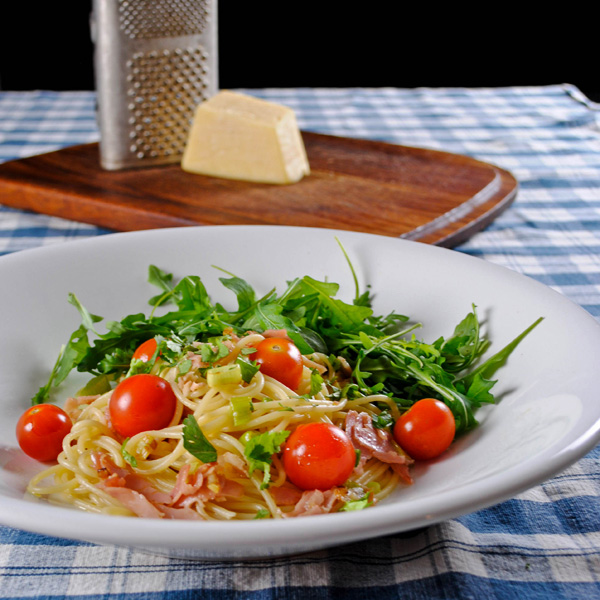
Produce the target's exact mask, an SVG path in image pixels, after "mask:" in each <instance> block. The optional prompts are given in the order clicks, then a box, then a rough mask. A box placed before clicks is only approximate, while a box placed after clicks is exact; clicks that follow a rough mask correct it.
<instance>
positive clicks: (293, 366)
mask: <svg viewBox="0 0 600 600" xmlns="http://www.w3.org/2000/svg"><path fill="white" fill-rule="evenodd" d="M249 358H250V359H252V360H255V361H256V362H257V364H258V365H259V367H260V370H261V371H262V372H263V373H264V374H265V375H269V377H273V379H277V381H280V382H281V383H283V385H285V386H287V387H289V388H290V389H291V390H294V391H295V390H297V389H298V386H299V385H300V380H301V379H302V354H300V350H298V348H297V347H296V345H295V344H294V343H293V342H291V341H290V340H288V339H286V338H277V337H270V338H266V339H264V340H263V341H262V342H260V343H259V344H258V346H256V352H254V353H253V354H250V355H249Z"/></svg>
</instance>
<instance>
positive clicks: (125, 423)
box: [108, 374, 177, 437]
mask: <svg viewBox="0 0 600 600" xmlns="http://www.w3.org/2000/svg"><path fill="white" fill-rule="evenodd" d="M176 405H177V397H176V396H175V393H174V392H173V389H172V388H171V385H170V384H169V383H168V382H167V381H165V380H164V379H163V378H162V377H159V376H158V375H148V374H140V375H132V376H131V377H128V378H127V379H123V381H121V383H119V385H118V386H117V387H116V388H115V389H114V391H113V393H112V396H111V397H110V401H109V403H108V411H109V414H110V420H111V423H112V427H113V429H114V430H115V431H116V432H117V433H118V434H120V435H122V436H123V437H131V436H133V435H136V434H137V433H140V432H141V431H149V430H152V429H163V428H164V427H166V426H167V425H168V424H169V423H170V422H171V419H172V418H173V414H174V413H175V408H176Z"/></svg>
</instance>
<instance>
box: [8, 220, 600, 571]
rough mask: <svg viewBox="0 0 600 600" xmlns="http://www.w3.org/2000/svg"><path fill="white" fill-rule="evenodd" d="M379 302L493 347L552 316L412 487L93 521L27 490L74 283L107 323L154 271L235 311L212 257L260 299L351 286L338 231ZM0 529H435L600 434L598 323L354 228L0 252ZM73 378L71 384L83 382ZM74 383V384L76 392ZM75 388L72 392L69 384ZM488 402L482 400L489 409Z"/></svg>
mask: <svg viewBox="0 0 600 600" xmlns="http://www.w3.org/2000/svg"><path fill="white" fill-rule="evenodd" d="M336 235H337V236H338V237H339V238H340V240H341V241H342V243H343V244H344V246H345V248H346V249H347V251H348V253H349V255H350V257H351V259H352V261H353V264H354V265H355V268H356V270H357V273H358V276H359V279H360V283H361V285H362V286H363V289H364V286H366V285H367V284H369V285H371V289H372V291H373V292H374V293H375V308H376V310H377V311H378V312H381V313H385V312H388V311H391V310H396V311H398V312H401V313H404V314H408V315H410V316H411V317H413V318H415V319H418V320H420V321H422V322H423V323H424V324H425V326H424V328H423V330H422V334H421V337H423V338H424V339H425V340H428V341H433V340H434V339H436V338H437V337H438V336H439V335H449V334H451V333H452V331H453V328H454V325H455V324H456V323H457V322H458V321H459V320H460V319H462V317H464V316H465V315H466V314H467V312H469V310H470V308H471V304H472V303H475V304H476V305H477V306H478V311H479V314H480V316H482V317H483V318H485V320H486V328H487V329H488V331H489V333H490V336H491V339H492V340H493V342H494V343H493V347H492V349H493V350H495V349H499V348H501V347H502V346H503V345H504V344H505V343H507V342H508V341H510V340H511V339H513V337H515V336H516V335H517V334H518V333H520V332H521V331H522V330H523V329H525V327H527V326H528V325H529V324H531V323H532V322H533V321H534V320H535V319H536V318H537V317H539V316H543V317H545V320H544V321H543V322H542V324H541V325H539V326H538V327H537V328H536V329H535V330H534V331H533V332H532V333H531V334H530V335H529V336H528V337H527V338H526V339H525V340H524V341H523V342H522V343H521V345H520V346H519V347H518V349H517V351H516V352H515V353H514V354H513V355H512V356H511V358H510V360H509V362H508V364H507V365H506V366H505V367H504V368H503V369H502V370H501V371H500V372H499V373H498V378H499V380H500V381H499V383H498V384H497V386H496V387H495V388H494V389H495V392H496V394H498V395H499V397H500V399H501V400H500V402H499V404H498V405H497V406H494V407H490V408H489V410H482V411H480V412H479V413H478V416H479V418H480V421H481V425H480V427H479V428H478V429H476V430H475V431H473V432H472V433H470V434H469V435H467V436H465V437H464V438H462V439H461V440H460V441H458V442H457V443H456V444H455V446H454V448H453V449H452V450H451V452H449V453H448V454H446V455H445V456H444V457H443V458H441V459H439V460H437V461H435V462H432V463H430V464H427V465H425V464H421V465H420V466H418V467H417V468H416V470H415V483H414V485H413V486H411V487H409V488H406V489H401V490H398V491H397V493H395V495H394V496H393V498H391V499H389V500H388V501H386V502H385V503H382V504H380V505H379V506H376V507H373V508H371V509H367V510H363V511H361V512H354V513H337V514H332V515H320V516H314V517H302V518H298V519H289V520H284V521H263V520H261V521H251V522H201V523H198V522H191V523H190V522H181V521H167V520H164V521H163V520H150V519H135V518H125V517H108V516H99V515H91V514H86V513H82V512H79V511H77V510H74V509H73V510H71V509H68V508H58V507H55V506H50V505H48V504H46V503H44V502H33V501H30V500H28V499H25V498H24V490H25V486H26V482H27V480H28V478H29V476H30V475H31V474H32V473H33V472H35V471H36V470H37V469H39V465H38V464H37V463H36V462H35V461H32V460H30V459H28V458H27V457H25V456H24V455H23V454H22V453H21V451H20V450H19V449H18V447H17V444H16V441H15V436H14V426H15V424H16V421H17V419H18V417H19V415H20V414H21V412H22V411H23V410H24V409H25V408H27V406H28V403H29V398H30V397H31V396H32V395H33V394H34V393H35V391H37V389H38V387H39V386H40V385H41V384H42V383H43V382H44V381H45V380H46V377H47V374H48V371H49V369H50V368H51V366H52V364H53V361H54V359H55V356H56V353H57V351H58V349H59V346H60V344H62V343H63V342H65V341H66V340H67V339H68V336H69V335H70V333H71V331H72V330H74V329H75V328H76V327H77V326H78V325H79V316H78V314H77V311H76V310H75V308H73V307H72V306H71V305H69V304H68V303H67V300H66V299H67V293H68V292H74V293H76V294H77V296H78V297H79V298H80V300H81V301H82V302H83V304H84V305H85V306H86V307H87V308H88V309H89V310H90V311H91V312H92V313H95V314H99V315H102V316H104V317H105V318H109V319H113V318H121V317H123V316H125V315H126V314H129V313H132V312H137V311H139V310H142V311H146V310H147V304H146V301H147V299H148V298H149V297H150V296H151V295H153V293H154V292H155V289H154V288H153V287H152V286H150V285H149V284H148V283H147V282H146V277H147V268H148V265H149V264H151V263H152V264H156V265H158V266H159V267H161V268H163V269H166V270H169V271H172V272H174V273H175V274H176V275H177V276H184V275H188V274H197V275H200V276H201V277H202V278H203V280H204V282H205V284H206V286H207V288H208V290H209V292H210V293H211V295H212V297H213V299H216V300H218V301H221V302H224V303H229V305H232V306H233V305H234V302H235V299H234V297H233V295H232V293H231V292H229V291H227V290H226V289H225V288H223V286H222V285H221V284H220V283H219V281H218V278H219V277H220V276H222V273H221V272H219V271H217V270H216V269H214V268H212V267H211V265H217V266H219V267H222V268H224V269H226V270H228V271H230V272H234V273H235V274H236V275H239V276H240V277H243V278H245V279H247V280H248V281H249V282H250V283H251V284H252V285H254V287H255V288H256V290H257V291H258V292H266V291H268V290H269V289H271V288H272V287H273V286H274V285H276V286H277V287H278V289H279V290H281V289H282V288H283V287H284V285H285V281H286V280H289V279H292V278H293V277H294V276H302V275H305V274H308V275H311V276H313V277H316V278H325V277H327V278H329V280H331V281H336V282H338V283H340V284H341V293H340V295H341V297H343V298H345V299H348V300H350V299H351V298H352V297H353V294H354V287H353V283H352V279H351V276H350V272H349V269H348V267H347V264H346V262H345V259H344V257H343V255H342V253H341V251H340V250H339V247H338V245H337V242H336V241H335V236H336ZM0 282H1V289H0V311H1V314H2V320H1V323H0V340H2V343H1V344H0V440H2V442H1V444H0V522H1V523H3V524H5V525H9V526H12V527H16V528H21V529H25V530H29V531H34V532H38V533H42V534H48V535H53V536H59V537H67V538H72V539H77V540H85V541H90V542H97V543H107V544H115V545H121V546H131V547H136V548H140V549H144V550H147V551H152V552H158V553H166V554H170V555H173V556H181V557H196V558H214V559H217V558H219V559H228V558H251V557H259V556H263V557H264V556H277V555H283V554H289V553H295V552H301V551H308V550H315V549H319V548H324V547H327V546H332V545H336V544H340V543H345V542H351V541H357V540H361V539H364V538H370V537H375V536H380V535H384V534H391V533H395V532H400V531H404V530H409V529H414V528H418V527H422V526H426V525H430V524H432V523H436V522H439V521H442V520H445V519H448V518H451V517H455V516H458V515H462V514H465V513H468V512H472V511H476V510H478V509H481V508H483V507H486V506H489V505H492V504H495V503H498V502H501V501H503V500H506V499H508V498H510V497H512V496H514V495H515V494H517V493H519V492H520V491H522V490H525V489H527V488H529V487H532V486H534V485H536V484H537V483H539V482H541V481H543V480H545V479H547V478H549V477H551V476H552V475H554V474H556V473H558V472H559V471H561V470H562V469H564V468H566V467H567V466H568V465H570V464H571V463H573V462H574V461H576V460H577V459H579V458H580V457H581V456H583V455H584V454H586V453H587V452H588V451H589V450H590V449H592V448H593V447H594V445H595V444H596V443H597V442H598V440H599V439H600V403H598V402H597V393H598V389H599V388H600V370H599V369H598V366H597V357H598V356H600V327H599V326H598V324H597V323H596V321H595V320H594V319H593V318H592V317H591V316H589V315H588V313H586V312H585V311H584V310H583V309H581V308H579V307H578V306H575V305H574V304H572V303H571V302H570V301H568V300H567V299H565V298H564V297H562V296H560V295H559V294H557V293H556V292H554V291H552V290H550V289H549V288H547V287H544V286H542V285H540V284H538V283H536V282H535V281H533V280H530V279H528V278H526V277H523V276H520V275H518V274H515V273H513V272H511V271H508V270H506V269H503V268H500V267H496V266H494V265H492V264H489V263H486V262H484V261H481V260H479V259H476V258H472V257H469V256H467V255H464V254H460V253H457V252H454V251H451V250H445V249H442V248H437V247H432V246H427V245H423V244H419V243H415V242H407V241H401V240H397V239H392V238H386V237H378V236H372V235H367V234H360V233H350V232H335V231H330V230H324V229H304V228H294V227H281V228H278V227H263V226H242V227H238V226H229V227H227V226H226V227H200V228H182V229H166V230H164V229H163V230H154V231H145V232H135V233H125V234H113V235H108V236H102V237H99V238H93V239H89V240H85V241H79V242H69V243H66V244H61V245H57V246H51V247H47V248H43V249H36V250H29V251H24V252H19V253H16V254H12V255H8V256H6V257H3V258H2V259H0ZM78 383H79V382H76V384H78ZM76 384H75V385H76ZM65 393H66V391H65ZM486 408H487V407H486Z"/></svg>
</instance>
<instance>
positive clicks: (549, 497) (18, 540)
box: [0, 84, 600, 600]
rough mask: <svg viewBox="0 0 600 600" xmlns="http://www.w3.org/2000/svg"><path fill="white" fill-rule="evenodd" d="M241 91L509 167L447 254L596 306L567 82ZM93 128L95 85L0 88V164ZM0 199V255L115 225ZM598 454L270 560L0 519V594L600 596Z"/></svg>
mask: <svg viewBox="0 0 600 600" xmlns="http://www.w3.org/2000/svg"><path fill="white" fill-rule="evenodd" d="M240 91H245V92H247V93H250V94H254V95H256V96H259V97H262V98H265V99H269V100H273V101H276V102H280V103H283V104H287V105H288V106H291V107H292V108H293V109H294V110H295V111H296V114H297V117H298V121H299V124H300V127H301V128H302V129H304V130H309V131H315V132H320V133H327V134H332V135H342V136H348V137H363V138H368V139H377V140H383V141H387V142H392V143H398V144H402V145H408V146H418V147H424V148H432V149H437V150H445V151H448V152H454V153H457V154H465V155H468V156H472V157H474V158H477V159H480V160H483V161H486V162H489V163H493V164H497V165H498V166H500V167H503V168H505V169H507V170H509V171H511V172H512V173H513V174H514V175H515V176H516V177H517V179H518V180H519V184H520V190H519V194H518V197H517V200H516V201H515V203H514V204H513V205H512V206H511V207H510V208H509V209H508V210H507V211H506V212H505V213H503V214H502V215H501V216H500V217H499V218H498V219H497V220H496V221H495V222H494V223H493V224H492V225H491V226H489V227H488V228H487V229H485V230H484V231H482V232H480V233H478V234H476V235H475V236H474V237H472V238H471V239H470V240H469V241H468V242H466V243H464V244H462V245H460V246H459V247H457V248H456V251H459V252H464V253H467V254H471V255H474V256H478V257H480V258H482V259H483V260H486V261H490V262H493V263H496V264H498V265H502V266H503V267H506V268H508V269H512V270H514V271H518V272H519V273H523V274H525V275H527V276H529V277H532V278H533V279H536V280H538V281H540V282H542V283H544V284H546V285H548V286H550V287H551V288H553V289H555V290H557V291H559V292H560V293H562V294H564V295H565V296H567V297H568V298H570V299H571V300H572V301H574V302H575V303H577V304H579V305H580V306H582V307H583V308H585V309H586V310H587V311H589V312H590V313H591V314H592V315H593V316H594V317H595V318H596V319H599V318H600V105H597V104H594V103H591V102H589V101H588V100H587V99H586V98H585V97H584V96H583V95H582V94H581V93H580V92H579V90H577V89H576V88H574V87H573V86H571V85H568V84H561V85H552V86H543V87H518V88H499V89H469V90H468V89H457V88H450V89H410V90H408V89H395V88H394V89H393V88H381V89H379V88H378V89H358V88H356V89H261V90H240ZM97 140H98V129H97V125H96V120H95V95H94V93H93V92H45V91H36V92H0V161H5V160H10V159H14V158H20V157H25V156H31V155H34V154H39V153H43V152H49V151H51V150H56V149H59V148H62V147H65V146H69V145H74V144H81V143H87V142H93V141H97ZM1 202H2V199H1V198H0V254H8V253H12V252H18V251H21V250H25V249H28V248H33V247H38V246H46V245H50V244H62V243H67V242H69V241H71V240H75V239H82V238H87V237H92V236H98V235H105V234H107V233H110V232H108V231H106V230H103V229H99V228H96V227H94V226H90V225H85V224H81V223H75V222H71V221H67V220H63V219H58V218H54V217H49V216H45V215H39V214H32V213H26V212H23V211H19V210H15V209H11V208H8V207H5V206H2V205H1ZM0 260H1V259H0ZM599 458H600V450H599V448H596V449H594V450H593V451H592V452H590V453H589V454H588V455H587V456H585V457H584V458H583V459H581V460H580V461H579V462H577V463H576V464H575V465H573V466H572V467H570V468H569V469H567V470H566V471H564V472H563V473H561V474H559V475H558V476H556V477H554V478H553V479H551V480H549V481H547V482H545V483H543V484H542V485H539V486H537V487H535V488H533V489H531V490H528V491H526V492H524V493H522V494H520V495H519V496H517V497H515V498H514V499H512V500H509V501H507V502H504V503H502V504H500V505H498V506H495V507H492V508H488V509H485V510H482V511H479V512H477V513H474V514H471V515H466V516H464V517H460V518H457V519H452V520H450V521H447V522H444V523H441V524H439V525H435V526H431V527H428V528H426V529H420V530H417V531H414V532H410V533H405V534H399V535H392V536H388V537H384V538H379V539H373V540H369V541H366V542H361V543H355V544H349V545H345V546H341V547H337V548H333V549H330V550H326V551H322V552H314V553H311V554H306V555H302V556H292V557H286V558H277V559H271V560H260V561H237V562H229V563H220V562H203V561H182V560H179V559H171V558H167V557H162V556H155V555H150V554H145V553H142V552H137V551H130V550H127V549H123V548H116V547H110V546H97V545H93V544H87V543H79V542H72V541H66V540H60V539H54V538H49V537H45V536H40V535H36V534H31V533H27V532H25V531H19V530H15V529H12V528H9V527H0V598H26V597H36V598H63V597H70V598H75V597H82V598H84V597H85V598H108V597H110V598H127V597H131V598H170V597H173V598H175V597H176V598H192V597H193V598H196V597H202V598H215V599H218V598H234V597H243V598H256V599H266V598H288V597H289V598H296V597H297V598H311V599H312V598H315V599H316V598H337V597H339V598H371V597H373V598H378V599H380V600H382V599H386V598H398V597H406V598H482V597H486V598H490V599H495V598H515V597H517V598H544V599H548V598H552V599H555V598H586V599H588V598H595V597H598V598H600V584H599V582H600V465H599Z"/></svg>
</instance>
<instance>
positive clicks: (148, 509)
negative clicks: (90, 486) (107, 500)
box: [98, 482, 164, 519]
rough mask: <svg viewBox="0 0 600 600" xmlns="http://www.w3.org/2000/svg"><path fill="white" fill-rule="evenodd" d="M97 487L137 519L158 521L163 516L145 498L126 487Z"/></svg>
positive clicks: (102, 484)
mask: <svg viewBox="0 0 600 600" xmlns="http://www.w3.org/2000/svg"><path fill="white" fill-rule="evenodd" d="M98 487H99V488H101V489H103V490H104V491H105V492H106V493H107V494H108V495H109V496H112V497H113V498H114V499H115V500H118V501H119V502H120V503H121V504H123V506H125V507H127V508H128V509H129V510H130V511H131V512H133V513H134V514H136V515H137V516H138V517H146V518H149V519H160V518H162V517H163V516H164V514H163V513H162V512H160V510H158V508H157V507H156V506H154V504H152V502H150V500H148V498H146V496H144V495H142V494H140V493H139V492H136V491H134V490H130V489H129V488H126V487H111V486H108V485H106V484H105V483H104V482H101V483H99V484H98Z"/></svg>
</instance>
